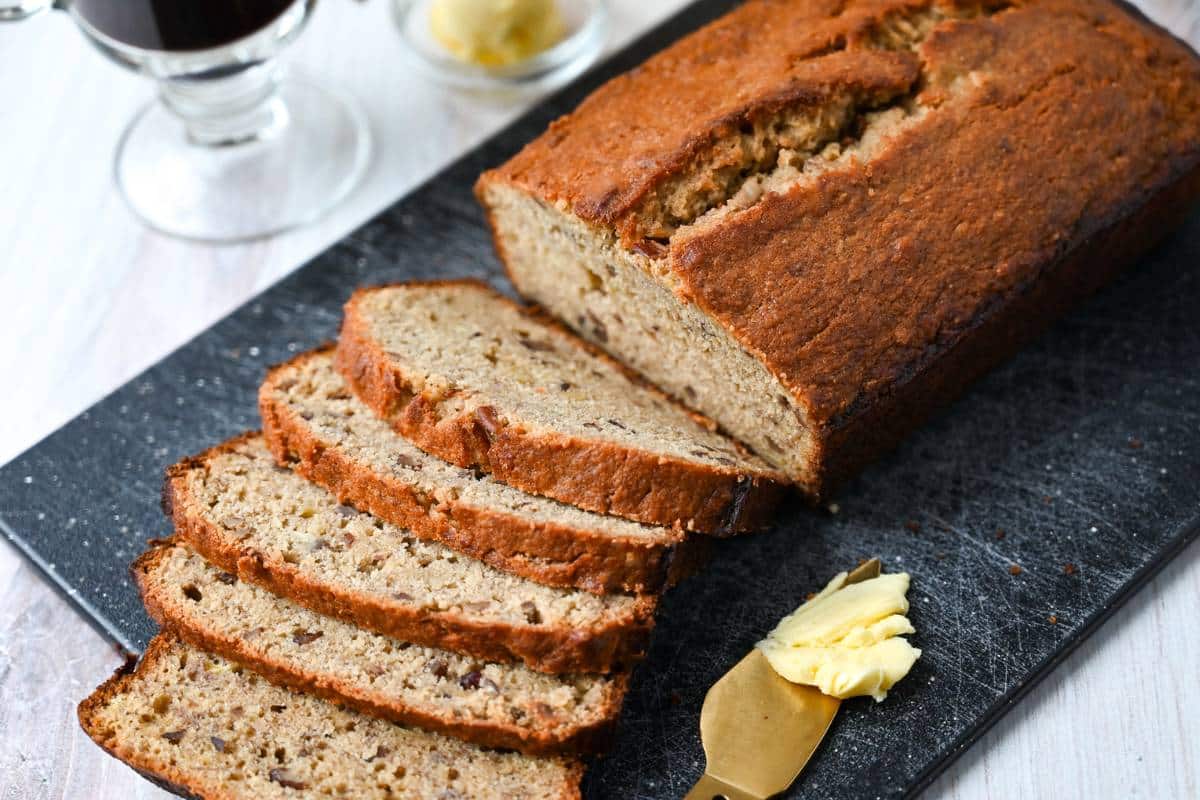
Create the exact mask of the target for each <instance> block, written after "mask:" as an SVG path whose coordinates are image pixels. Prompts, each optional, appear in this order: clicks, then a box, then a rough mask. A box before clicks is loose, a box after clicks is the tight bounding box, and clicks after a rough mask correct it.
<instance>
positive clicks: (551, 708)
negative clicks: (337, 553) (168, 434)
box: [132, 545, 627, 755]
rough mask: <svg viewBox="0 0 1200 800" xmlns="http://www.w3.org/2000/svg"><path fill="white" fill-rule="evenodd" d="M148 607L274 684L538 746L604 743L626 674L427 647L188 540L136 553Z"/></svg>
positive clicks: (494, 741) (488, 738)
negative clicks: (241, 574)
mask: <svg viewBox="0 0 1200 800" xmlns="http://www.w3.org/2000/svg"><path fill="white" fill-rule="evenodd" d="M132 571H133V576H134V578H135V580H136V581H137V584H138V588H139V589H140V590H141V593H142V599H143V601H144V602H145V604H146V608H147V609H148V610H149V612H150V615H151V616H152V617H154V619H156V620H157V621H158V622H159V624H160V625H163V626H164V627H166V628H169V629H170V630H172V631H173V632H174V633H176V634H178V635H179V636H180V637H181V638H183V639H184V640H186V641H188V642H189V643H191V644H193V645H195V646H196V647H199V648H201V649H203V650H207V651H209V652H213V653H217V654H219V655H221V656H224V657H226V658H230V659H233V660H234V661H237V662H238V663H240V664H244V665H246V666H248V667H250V668H251V669H253V670H254V671H255V672H257V673H259V674H260V675H263V676H264V677H266V678H267V679H268V680H270V681H272V682H273V683H276V684H281V685H284V686H290V687H292V688H294V689H300V690H302V691H306V692H310V693H312V694H316V695H318V696H321V697H324V698H326V699H328V700H332V701H334V702H338V703H345V704H346V705H349V706H351V707H353V708H356V709H358V710H359V711H362V712H364V713H367V714H371V715H373V716H377V717H384V718H387V719H391V720H393V721H395V722H401V723H407V724H411V725H416V726H419V727H422V728H425V729H427V730H432V731H435V732H438V733H444V734H447V735H451V736H455V737H457V738H459V739H463V740H465V741H469V742H474V743H475V744H480V745H484V746H487V747H502V748H508V749H513V750H520V751H522V752H525V753H530V754H535V755H546V754H552V753H565V752H584V751H593V752H594V751H596V750H598V749H600V748H601V747H602V746H603V744H604V743H605V740H606V739H607V738H608V735H609V734H610V732H611V729H612V727H613V725H614V724H615V723H616V719H617V715H618V714H619V713H620V710H621V702H622V700H623V699H624V696H625V688H626V683H627V680H626V675H625V673H621V674H618V675H615V676H611V677H610V676H604V675H586V674H580V675H562V676H559V675H545V674H543V673H540V672H534V671H532V670H530V669H528V668H526V667H523V666H520V665H518V664H510V663H497V662H481V661H479V660H478V659H474V658H471V657H470V656H463V655H460V654H458V653H452V652H449V651H447V650H439V649H436V648H431V647H421V646H419V645H413V644H409V643H407V642H402V641H399V640H397V639H392V638H389V637H386V636H383V635H381V634H377V633H370V632H368V631H364V630H362V629H361V628H358V627H356V626H354V625H351V624H349V623H346V622H341V621H338V620H335V619H333V618H331V617H325V616H322V615H320V614H316V613H314V612H312V611H309V610H308V609H306V608H304V607H302V606H298V605H296V604H295V603H292V602H290V601H288V600H285V599H283V598H279V597H276V596H275V595H273V594H271V593H270V592H267V591H266V590H264V589H260V588H259V587H257V586H254V585H253V584H249V583H246V582H244V581H240V580H238V579H237V577H236V576H235V575H232V574H230V573H228V572H223V571H221V570H220V569H218V568H217V567H214V566H212V565H211V564H209V563H207V562H205V561H204V559H203V558H201V557H200V556H198V555H196V554H195V553H193V552H192V551H190V550H188V549H187V548H185V547H182V546H177V545H174V546H173V545H160V546H157V547H153V548H151V549H150V550H149V551H147V552H146V553H144V554H143V555H142V556H141V557H140V558H138V560H137V561H135V562H134V564H133V569H132Z"/></svg>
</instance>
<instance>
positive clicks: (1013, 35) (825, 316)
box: [476, 0, 1200, 497]
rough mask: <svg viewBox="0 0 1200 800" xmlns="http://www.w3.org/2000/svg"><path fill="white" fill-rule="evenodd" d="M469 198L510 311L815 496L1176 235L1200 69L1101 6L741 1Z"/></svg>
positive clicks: (1117, 6)
mask: <svg viewBox="0 0 1200 800" xmlns="http://www.w3.org/2000/svg"><path fill="white" fill-rule="evenodd" d="M731 5H732V4H731ZM1133 53H1137V54H1139V57H1138V58H1131V54H1133ZM1118 120H1119V121H1120V122H1119V123H1117V122H1116V121H1118ZM614 131H620V132H621V135H614ZM476 188H477V193H478V196H479V198H480V200H481V202H482V203H483V205H484V207H485V209H486V210H487V214H488V217H489V218H490V220H491V223H492V227H493V230H494V232H495V241H496V247H497V250H498V251H499V253H500V256H501V259H502V260H503V261H504V263H505V265H506V267H507V269H508V273H509V276H510V278H511V279H512V282H513V284H514V285H515V286H516V287H517V289H518V291H520V292H521V293H522V294H523V295H524V296H526V297H528V298H530V299H531V300H532V301H534V302H536V303H538V304H539V305H541V306H542V307H544V308H546V309H548V310H549V311H550V312H552V313H553V314H555V315H556V316H558V317H559V318H561V319H562V320H563V321H564V322H566V323H567V324H568V325H570V326H571V327H572V328H574V329H575V330H576V331H577V332H579V333H580V334H581V335H583V336H584V337H586V338H588V339H590V340H591V341H592V342H594V343H596V344H597V345H599V346H601V347H603V348H604V349H605V350H607V351H608V352H609V353H611V354H612V355H613V356H615V357H616V358H618V359H620V360H621V361H622V362H624V363H626V364H628V365H629V366H630V367H632V368H633V369H635V370H637V371H638V372H639V373H641V374H642V375H644V376H646V377H647V378H648V379H649V380H650V381H652V382H654V383H655V384H656V385H658V386H660V387H661V388H662V389H664V390H665V391H667V392H669V393H671V394H672V395H674V396H675V397H677V398H679V399H681V400H682V401H684V402H685V403H687V404H688V405H689V406H691V407H692V408H695V409H698V410H699V411H701V412H703V413H705V414H707V415H709V416H710V417H712V418H713V419H715V420H716V421H717V422H719V423H720V424H721V426H722V427H723V428H724V429H725V430H727V431H729V432H730V433H731V435H733V436H735V437H737V438H738V439H740V440H742V441H744V442H746V443H747V444H748V445H749V446H750V447H752V448H754V450H755V451H756V452H758V453H759V454H760V455H762V456H763V457H764V458H766V459H767V460H768V461H769V462H771V463H772V464H774V465H775V466H777V467H779V468H780V469H781V470H782V471H784V472H786V473H787V474H788V475H789V476H790V477H791V478H793V479H794V480H795V482H796V483H797V484H798V485H799V486H800V488H801V489H803V490H804V491H806V492H807V493H809V494H810V495H812V496H814V497H821V496H826V495H828V494H830V492H831V491H833V490H834V488H835V487H836V486H837V485H838V483H839V482H841V481H842V480H844V479H845V478H847V477H848V476H850V475H852V474H853V473H854V472H855V471H857V470H858V469H859V468H861V466H862V465H863V464H865V463H867V462H869V461H870V460H871V459H873V458H874V457H876V456H878V455H879V454H880V453H882V452H885V451H886V450H888V449H889V448H891V447H892V446H894V445H895V444H896V443H897V442H899V441H900V440H901V439H902V438H903V437H904V436H905V435H906V434H907V432H908V431H910V430H911V429H912V428H913V427H914V426H916V425H918V424H919V423H921V422H922V421H923V420H924V419H926V418H927V417H928V416H929V415H930V414H931V413H932V412H933V411H934V410H935V409H937V408H938V407H939V406H941V405H943V404H945V403H947V402H949V401H950V400H952V399H953V398H954V397H955V396H957V395H958V394H959V393H960V392H961V391H962V390H963V389H964V388H965V387H966V386H967V385H968V384H969V383H970V382H971V381H972V380H974V379H975V378H977V377H978V376H980V375H981V374H983V373H984V372H985V371H986V370H987V369H989V368H991V367H993V366H995V365H996V364H997V363H999V362H1000V361H1001V360H1002V359H1004V358H1006V357H1007V356H1009V355H1011V354H1012V353H1013V352H1015V350H1016V349H1017V348H1018V347H1019V346H1020V345H1021V344H1023V343H1024V342H1027V341H1029V340H1030V339H1031V338H1032V337H1033V336H1035V335H1037V334H1039V333H1041V332H1042V331H1044V330H1045V329H1046V328H1047V327H1048V326H1049V325H1050V323H1051V322H1053V320H1054V319H1056V318H1057V317H1059V316H1061V314H1062V313H1063V312H1064V311H1065V310H1066V309H1068V308H1069V307H1070V306H1071V304H1072V303H1074V302H1077V301H1078V300H1079V299H1080V298H1081V297H1083V296H1086V295H1087V294H1088V293H1089V292H1091V291H1094V290H1095V289H1097V288H1098V287H1099V286H1101V285H1103V284H1104V283H1105V282H1106V281H1108V280H1110V279H1111V278H1112V277H1113V276H1114V275H1115V274H1116V273H1117V272H1118V271H1119V270H1120V269H1122V268H1124V267H1125V266H1127V265H1129V264H1131V263H1132V262H1134V261H1135V260H1136V259H1137V258H1138V256H1139V255H1140V254H1141V253H1144V252H1146V251H1147V250H1148V249H1149V248H1150V247H1152V246H1153V245H1154V244H1155V243H1156V242H1157V241H1159V240H1160V239H1162V237H1163V236H1165V235H1166V234H1167V233H1168V232H1170V231H1171V230H1172V229H1173V228H1174V227H1175V226H1177V225H1178V224H1179V223H1180V222H1181V221H1182V220H1183V219H1184V218H1185V217H1184V215H1185V214H1186V213H1187V211H1188V209H1189V208H1190V207H1191V206H1192V205H1193V204H1194V203H1195V201H1196V199H1197V197H1200V58H1197V56H1196V54H1195V53H1194V52H1191V51H1190V50H1189V49H1188V47H1187V46H1186V45H1185V44H1184V43H1182V42H1179V41H1177V40H1174V39H1172V37H1171V36H1170V35H1169V34H1168V33H1167V32H1165V31H1163V30H1161V29H1159V28H1156V27H1155V26H1154V25H1153V24H1152V23H1150V22H1149V21H1148V20H1146V19H1145V18H1144V17H1143V16H1142V15H1141V14H1140V13H1139V12H1137V11H1136V10H1134V9H1133V8H1132V7H1131V6H1129V5H1128V4H1126V3H1121V2H1111V3H1110V2H1092V0H1049V1H1048V2H1019V3H1015V2H1009V1H1008V0H937V1H936V2H910V0H872V2H848V3H841V2H819V1H818V0H795V2H774V1H773V0H750V1H749V2H745V3H741V4H737V5H736V7H735V8H734V9H733V10H732V11H731V12H730V13H729V14H727V15H725V16H724V17H722V18H721V19H719V20H717V21H715V22H713V23H711V24H709V25H707V26H705V27H703V28H700V29H699V30H697V31H696V32H694V33H692V34H691V35H689V36H686V37H684V38H682V39H680V40H679V41H678V42H676V43H675V44H673V45H672V46H671V47H669V48H667V49H665V50H664V51H662V52H661V53H658V54H657V55H655V56H653V57H652V58H650V59H649V60H647V61H646V63H644V64H642V65H640V66H638V67H637V68H636V69H634V70H632V71H631V72H629V73H628V74H625V75H621V76H619V77H617V78H615V79H613V80H612V81H610V82H608V83H607V84H605V85H604V86H602V87H600V88H599V89H597V90H596V91H595V92H594V93H593V94H591V95H590V96H589V97H588V98H587V99H586V100H584V101H583V102H582V103H580V105H579V107H578V108H577V109H576V110H575V111H574V112H572V113H570V114H568V115H566V116H564V117H561V118H559V119H557V120H555V121H554V123H553V124H552V125H551V126H550V128H549V129H548V130H547V131H546V132H545V133H543V134H542V135H541V136H540V137H538V138H537V139H535V140H534V141H533V142H531V143H530V144H529V145H527V146H526V147H525V148H524V149H523V150H522V151H521V152H520V153H519V154H518V155H516V156H515V157H514V158H512V159H511V160H509V161H508V162H507V163H506V164H504V165H502V166H500V167H499V168H497V169H495V170H491V171H489V172H487V173H486V174H484V175H483V176H482V177H481V178H480V180H479V183H478V184H477V187H476ZM731 386H732V387H736V390H735V391H731V390H730V388H731Z"/></svg>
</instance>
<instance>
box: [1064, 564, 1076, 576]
mask: <svg viewBox="0 0 1200 800" xmlns="http://www.w3.org/2000/svg"><path fill="white" fill-rule="evenodd" d="M1075 571H1076V570H1075V565H1074V564H1072V563H1070V562H1067V564H1066V565H1065V566H1064V567H1063V574H1064V575H1074V574H1075Z"/></svg>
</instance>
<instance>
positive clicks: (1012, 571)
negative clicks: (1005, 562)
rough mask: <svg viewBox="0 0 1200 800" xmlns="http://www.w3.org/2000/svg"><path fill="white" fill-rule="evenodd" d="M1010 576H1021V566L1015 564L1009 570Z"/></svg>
mask: <svg viewBox="0 0 1200 800" xmlns="http://www.w3.org/2000/svg"><path fill="white" fill-rule="evenodd" d="M1008 574H1009V575H1020V574H1021V568H1020V567H1019V566H1017V565H1016V564H1013V565H1012V566H1011V567H1009V568H1008Z"/></svg>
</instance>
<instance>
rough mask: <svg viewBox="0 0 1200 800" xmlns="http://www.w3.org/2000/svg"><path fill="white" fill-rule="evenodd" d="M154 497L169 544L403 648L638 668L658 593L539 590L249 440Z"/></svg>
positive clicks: (532, 662)
mask: <svg viewBox="0 0 1200 800" xmlns="http://www.w3.org/2000/svg"><path fill="white" fill-rule="evenodd" d="M387 435H388V436H393V435H394V434H392V433H391V432H390V431H388V432H387ZM164 500H165V503H166V506H167V510H168V513H169V515H170V516H171V518H172V519H173V520H174V522H175V530H176V533H177V534H178V536H179V537H180V538H181V539H182V540H183V541H184V542H186V543H187V545H188V546H189V547H191V548H192V549H194V550H196V551H197V552H199V553H200V554H201V555H203V556H204V557H205V558H206V559H208V560H209V561H211V562H212V563H214V564H216V565H217V566H219V567H220V568H221V569H223V570H225V571H226V572H228V573H230V574H232V575H236V576H238V577H240V578H242V579H244V580H247V581H250V582H252V583H257V584H259V585H260V586H263V587H265V588H266V589H268V590H270V591H271V592H272V593H274V594H277V595H280V596H282V597H287V598H289V599H290V600H293V601H294V602H296V603H299V604H300V605H303V606H306V607H307V608H310V609H312V610H314V611H316V612H318V613H321V614H326V615H328V616H333V617H337V618H339V619H342V620H345V621H346V622H350V623H352V624H355V625H358V626H360V627H364V628H368V629H370V630H373V631H377V632H379V633H383V634H386V635H388V636H394V637H396V638H398V639H403V640H405V641H409V642H416V643H419V644H423V645H427V646H430V647H441V648H444V649H447V650H456V651H458V652H462V653H467V654H469V655H473V656H475V657H477V658H482V659H486V660H489V661H504V660H519V661H524V662H525V663H526V664H527V665H529V666H530V667H532V668H534V669H537V670H540V671H543V672H606V671H609V670H612V669H617V668H620V667H621V666H622V665H624V664H627V663H630V662H631V661H633V660H635V659H636V658H638V657H639V656H640V655H641V653H642V651H643V648H644V647H645V644H646V641H647V639H648V637H649V633H650V629H651V628H652V627H653V624H654V617H653V614H654V608H655V606H656V604H657V598H656V597H655V596H652V595H629V594H606V595H596V594H592V593H590V592H582V591H578V590H575V589H560V588H554V587H550V586H544V585H542V584H539V583H534V582H533V581H529V580H526V579H524V578H520V577H517V576H515V575H510V574H508V573H506V572H500V571H499V570H496V569H493V568H492V567H489V566H487V565H486V564H484V563H482V562H479V561H476V560H474V559H472V558H469V557H467V556H463V555H460V554H459V553H457V552H455V551H453V550H451V549H449V548H447V547H445V546H444V545H441V544H438V543H437V542H428V541H423V540H421V539H419V538H417V537H416V536H414V535H412V534H411V533H410V532H408V531H406V530H404V529H403V528H400V527H397V526H396V525H392V524H390V523H387V522H384V521H383V520H380V519H377V518H375V517H373V516H371V515H370V514H366V513H362V512H359V511H357V510H355V509H354V508H352V507H350V506H346V505H340V504H339V503H338V502H337V500H336V499H335V498H334V497H333V495H331V494H329V492H327V491H325V490H324V489H322V488H321V487H319V486H316V485H314V484H311V483H309V482H308V481H306V480H304V478H302V477H300V476H299V475H297V474H295V473H293V472H291V471H290V470H287V469H284V468H282V467H277V466H276V465H275V464H274V462H273V461H272V459H271V456H270V454H269V453H268V452H267V450H266V448H265V447H264V446H263V444H262V440H261V439H259V438H258V437H255V436H251V437H248V438H243V439H235V440H233V441H232V442H229V443H227V444H226V445H224V446H222V447H218V448H216V449H215V450H212V451H209V453H207V454H205V455H204V456H201V457H200V458H199V459H197V460H190V461H188V462H185V463H184V464H182V465H180V466H179V467H177V468H175V469H172V470H171V477H170V479H169V480H168V483H167V490H166V492H165V494H164Z"/></svg>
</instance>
